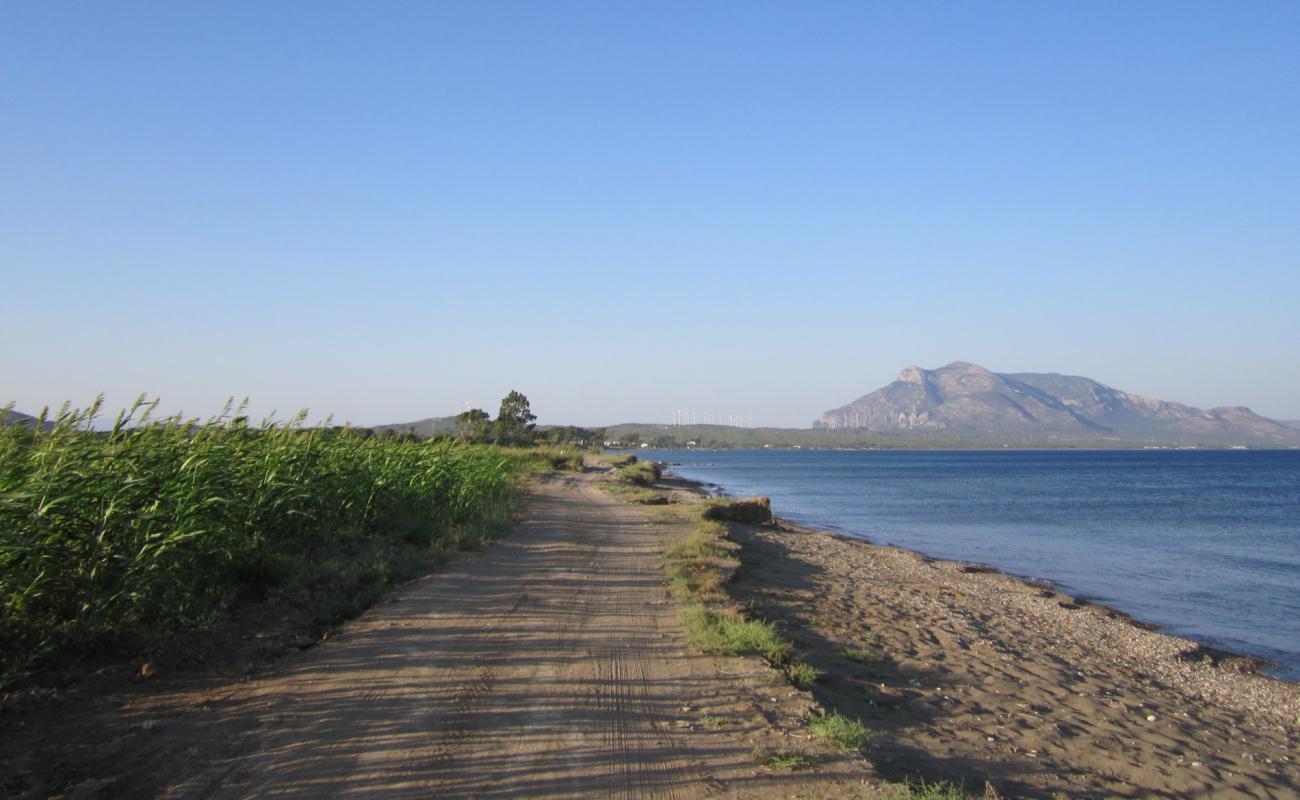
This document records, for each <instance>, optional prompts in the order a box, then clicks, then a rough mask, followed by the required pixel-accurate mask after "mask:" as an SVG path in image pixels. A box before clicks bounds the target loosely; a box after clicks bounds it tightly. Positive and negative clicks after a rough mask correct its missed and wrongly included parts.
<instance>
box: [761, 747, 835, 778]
mask: <svg viewBox="0 0 1300 800" xmlns="http://www.w3.org/2000/svg"><path fill="white" fill-rule="evenodd" d="M752 755H753V758H754V763H756V764H762V765H764V766H767V767H771V768H773V769H783V770H789V771H791V772H793V771H795V770H801V769H812V768H813V767H815V766H817V765H818V764H820V763H821V759H820V758H818V757H817V756H815V755H813V754H811V753H803V752H800V751H797V750H769V749H767V748H766V747H756V748H754V752H753V754H752Z"/></svg>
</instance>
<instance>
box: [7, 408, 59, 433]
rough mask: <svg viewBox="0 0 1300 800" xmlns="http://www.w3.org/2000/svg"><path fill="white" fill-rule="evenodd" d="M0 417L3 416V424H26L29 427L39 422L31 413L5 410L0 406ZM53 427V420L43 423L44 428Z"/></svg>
mask: <svg viewBox="0 0 1300 800" xmlns="http://www.w3.org/2000/svg"><path fill="white" fill-rule="evenodd" d="M0 417H3V418H4V424H6V425H26V426H27V427H29V428H32V427H35V426H36V423H37V422H39V420H38V419H37V418H36V417H33V416H32V415H31V414H24V413H22V412H21V411H13V410H9V411H5V410H4V409H3V408H0ZM53 427H54V423H53V422H46V423H45V425H44V428H45V430H49V429H50V428H53Z"/></svg>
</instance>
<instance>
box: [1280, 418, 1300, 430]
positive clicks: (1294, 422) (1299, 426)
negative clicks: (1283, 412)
mask: <svg viewBox="0 0 1300 800" xmlns="http://www.w3.org/2000/svg"><path fill="white" fill-rule="evenodd" d="M1278 422H1280V423H1282V424H1283V425H1285V426H1287V427H1288V428H1295V429H1296V430H1298V431H1300V419H1280V420H1278Z"/></svg>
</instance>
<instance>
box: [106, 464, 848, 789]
mask: <svg viewBox="0 0 1300 800" xmlns="http://www.w3.org/2000/svg"><path fill="white" fill-rule="evenodd" d="M594 480H595V477H594V476H593V475H590V474H584V475H567V476H564V477H554V478H550V479H547V480H546V481H544V482H543V483H542V484H541V485H540V486H539V487H538V489H537V491H536V494H535V496H534V498H533V499H532V501H531V503H530V505H529V507H528V510H527V514H526V518H525V520H524V522H523V524H522V525H521V527H520V528H519V530H518V531H516V532H515V533H514V534H512V535H511V536H510V537H509V538H507V539H506V540H503V541H501V542H499V543H497V544H495V545H493V546H492V547H490V548H489V549H488V550H487V551H485V552H484V553H482V554H480V555H478V556H476V557H474V558H471V559H468V560H465V561H463V562H460V563H457V564H453V565H451V566H449V567H447V568H445V569H444V570H442V571H440V572H439V573H437V574H435V575H432V576H430V577H428V578H426V579H424V580H422V581H420V582H418V583H416V584H414V585H412V586H411V587H408V589H406V590H404V591H403V592H400V593H399V594H398V595H397V596H396V597H394V598H392V599H390V600H389V601H387V602H384V603H381V604H380V605H379V606H377V607H376V608H374V609H372V610H371V611H370V612H369V613H367V614H365V615H364V616H362V617H361V618H359V619H358V620H356V621H355V622H353V623H351V624H349V625H348V626H347V628H346V629H344V631H343V632H342V633H340V635H338V636H337V637H335V638H333V639H331V640H329V641H327V642H326V643H324V644H323V645H321V646H319V647H317V648H314V649H312V650H310V651H307V652H304V653H302V654H300V655H298V656H295V657H294V658H292V659H289V660H288V661H286V662H283V663H282V664H281V665H280V666H279V667H277V668H276V669H275V670H274V671H272V673H271V674H268V675H266V676H263V677H261V678H258V679H256V680H253V681H251V682H247V683H236V684H231V685H226V686H219V687H209V688H208V689H206V690H203V691H202V692H199V693H191V694H189V695H183V696H182V695H162V696H155V697H152V698H150V699H148V700H144V701H137V702H135V703H134V704H133V705H132V706H131V707H130V708H128V709H125V710H124V714H125V717H124V718H125V719H127V720H130V721H131V722H130V724H131V725H132V726H133V729H134V730H139V728H140V726H142V725H143V726H146V727H152V729H153V730H154V731H155V732H156V733H157V735H156V736H153V738H152V741H154V742H155V743H156V744H157V746H158V752H157V753H156V754H155V755H154V756H153V757H152V758H149V759H147V760H146V763H143V764H141V763H137V765H136V767H135V769H137V770H141V771H147V772H148V773H149V774H148V775H135V776H134V779H133V780H132V781H130V782H129V784H127V785H132V786H133V789H132V791H141V790H147V793H149V794H156V795H161V796H168V797H202V798H235V797H311V798H320V797H336V796H349V797H403V796H412V797H414V796H418V797H530V798H536V797H572V796H596V797H667V798H691V797H703V796H709V797H715V796H718V797H786V796H790V795H795V794H799V795H813V796H835V797H844V796H849V795H852V794H853V793H854V792H855V791H856V790H857V788H858V786H859V784H860V782H861V780H862V779H863V778H864V777H867V771H866V770H867V768H866V767H865V766H863V764H862V763H861V762H860V761H859V760H857V759H853V758H849V757H847V756H840V755H836V754H832V753H829V752H827V751H826V750H824V749H822V748H819V747H818V745H816V744H815V743H813V742H812V741H810V740H809V739H808V734H807V729H806V728H805V727H804V722H805V717H806V714H807V713H808V712H809V711H810V710H811V705H810V701H809V700H808V698H807V696H806V695H804V694H802V693H797V692H794V691H793V690H792V689H791V688H790V687H789V686H788V685H786V684H784V683H783V682H782V681H780V680H779V679H778V678H777V676H776V675H775V673H774V672H773V671H771V670H769V669H768V668H767V667H766V666H765V665H763V664H762V663H761V662H758V661H756V660H754V659H739V658H713V657H709V656H700V655H695V654H692V653H690V652H689V650H688V649H687V647H686V644H685V641H684V636H683V633H682V630H681V628H680V626H679V623H678V621H677V609H676V606H675V605H674V603H673V601H672V599H671V598H670V597H669V595H668V593H667V592H666V590H665V589H664V587H663V584H662V573H661V571H660V566H659V552H660V550H661V548H662V544H663V540H664V537H665V536H668V535H672V533H673V531H672V529H671V526H669V525H663V524H653V523H652V522H651V521H650V519H649V516H648V514H647V513H646V511H645V510H644V509H643V508H637V507H632V506H629V505H627V504H625V503H623V502H621V501H618V500H615V499H613V498H611V497H609V496H608V495H606V494H605V493H604V492H602V491H600V490H598V489H597V488H595V487H594V485H593V483H594ZM759 746H762V747H766V748H769V749H771V750H804V751H808V752H817V753H820V754H821V755H822V757H823V758H824V759H825V760H824V761H823V763H822V764H821V765H820V766H819V767H818V768H817V769H816V770H815V771H811V772H788V771H781V770H777V769H774V768H772V767H768V766H763V765H759V764H756V763H755V760H754V758H753V755H752V753H753V751H754V749H755V748H756V747H759ZM115 785H116V786H117V787H118V789H119V790H120V788H121V787H122V786H123V784H122V783H120V782H119V783H117V784H115ZM91 788H92V789H93V787H91ZM91 794H94V792H91Z"/></svg>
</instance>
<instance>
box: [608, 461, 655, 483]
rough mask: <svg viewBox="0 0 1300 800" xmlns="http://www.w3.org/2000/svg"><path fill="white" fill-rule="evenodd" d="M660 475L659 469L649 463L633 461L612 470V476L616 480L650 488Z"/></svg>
mask: <svg viewBox="0 0 1300 800" xmlns="http://www.w3.org/2000/svg"><path fill="white" fill-rule="evenodd" d="M661 475H662V471H661V470H660V469H659V467H658V466H656V465H655V464H652V463H650V462H649V461H634V462H632V463H631V464H627V465H625V466H621V467H616V468H615V469H614V476H615V477H616V478H618V480H620V481H622V482H623V483H630V484H633V485H636V486H651V485H653V484H654V482H655V481H657V480H659V477H660V476H661Z"/></svg>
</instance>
